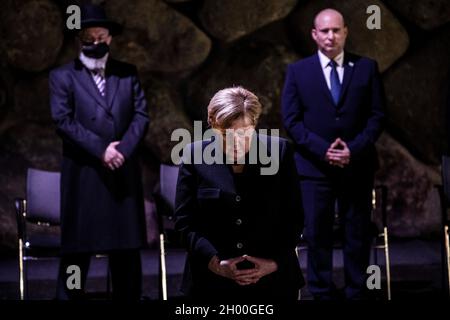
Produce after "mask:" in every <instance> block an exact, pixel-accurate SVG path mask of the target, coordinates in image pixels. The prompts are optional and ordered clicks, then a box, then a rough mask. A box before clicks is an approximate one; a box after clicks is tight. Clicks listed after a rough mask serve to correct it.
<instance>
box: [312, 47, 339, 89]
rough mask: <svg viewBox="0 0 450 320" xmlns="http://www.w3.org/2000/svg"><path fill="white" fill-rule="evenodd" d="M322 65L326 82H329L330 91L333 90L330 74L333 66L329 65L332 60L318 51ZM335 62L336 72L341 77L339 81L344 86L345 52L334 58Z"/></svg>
mask: <svg viewBox="0 0 450 320" xmlns="http://www.w3.org/2000/svg"><path fill="white" fill-rule="evenodd" d="M318 55H319V60H320V65H321V66H322V71H323V74H324V76H325V80H326V81H327V86H328V89H330V90H331V84H330V74H331V65H329V63H330V61H331V59H330V58H328V57H327V56H326V55H324V54H323V53H322V52H321V51H320V50H318ZM334 61H336V64H337V66H336V70H337V73H338V76H339V81H340V82H341V84H342V80H343V79H344V51H342V52H341V53H339V54H338V55H337V56H336V57H334Z"/></svg>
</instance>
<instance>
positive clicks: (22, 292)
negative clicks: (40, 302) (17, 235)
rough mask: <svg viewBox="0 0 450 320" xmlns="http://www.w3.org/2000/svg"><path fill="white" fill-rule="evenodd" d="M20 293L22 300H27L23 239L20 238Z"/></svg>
mask: <svg viewBox="0 0 450 320" xmlns="http://www.w3.org/2000/svg"><path fill="white" fill-rule="evenodd" d="M19 294H20V300H25V270H24V259H23V241H22V239H19Z"/></svg>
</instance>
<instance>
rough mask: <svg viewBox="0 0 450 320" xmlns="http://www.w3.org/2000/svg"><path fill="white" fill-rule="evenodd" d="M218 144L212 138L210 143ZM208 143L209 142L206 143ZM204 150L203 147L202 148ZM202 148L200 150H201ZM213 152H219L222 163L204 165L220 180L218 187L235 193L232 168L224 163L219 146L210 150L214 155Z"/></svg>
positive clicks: (213, 154)
mask: <svg viewBox="0 0 450 320" xmlns="http://www.w3.org/2000/svg"><path fill="white" fill-rule="evenodd" d="M211 143H213V144H218V143H219V142H218V141H217V139H215V138H214V137H213V138H212V140H211V142H210V144H211ZM208 145H209V144H208ZM203 150H204V149H203ZM203 150H202V152H203ZM215 152H220V153H221V155H220V156H222V159H223V161H222V163H213V164H210V165H206V164H205V166H207V169H208V170H211V174H212V175H213V176H214V177H217V179H218V181H220V188H221V189H222V190H223V191H225V192H228V193H232V194H233V193H236V188H235V186H234V179H233V173H232V169H231V167H230V166H229V165H227V164H226V162H225V161H226V159H225V155H224V154H223V149H222V147H221V146H219V145H216V146H214V149H213V150H212V156H213V157H215V155H216V154H215Z"/></svg>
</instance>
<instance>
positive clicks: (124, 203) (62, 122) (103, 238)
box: [50, 59, 148, 253]
mask: <svg viewBox="0 0 450 320" xmlns="http://www.w3.org/2000/svg"><path fill="white" fill-rule="evenodd" d="M105 72H106V96H105V97H102V96H101V95H100V93H99V91H98V89H97V87H96V85H95V83H94V81H93V79H92V77H91V75H90V73H89V71H88V70H87V69H86V68H85V67H84V66H83V65H82V64H81V62H80V61H79V60H78V59H76V60H74V61H73V62H71V63H68V64H66V65H64V66H61V67H59V68H57V69H55V70H53V71H52V72H51V73H50V105H51V112H52V117H53V119H54V122H55V124H56V127H57V133H58V134H59V135H60V137H61V138H62V140H63V162H62V172H61V220H62V221H61V222H62V251H63V252H64V253H71V252H98V251H107V250H114V249H127V248H138V247H140V246H142V245H144V244H145V238H146V237H145V220H144V210H143V197H142V185H141V175H140V170H139V163H138V159H137V157H136V150H137V147H138V145H139V142H140V141H141V139H142V138H143V136H144V134H145V131H146V128H147V125H148V116H147V104H146V101H145V97H144V93H143V91H142V89H141V86H140V84H139V81H138V79H137V71H136V68H135V67H134V66H132V65H129V64H126V63H123V62H119V61H116V60H113V59H109V61H108V63H107V66H106V70H105ZM117 140H120V144H119V145H118V146H117V149H118V150H119V151H120V152H121V153H122V154H123V155H124V156H125V158H126V161H125V164H124V165H123V166H122V167H121V168H120V169H118V170H116V171H111V170H109V169H106V168H105V167H104V166H103V165H102V161H101V159H102V155H103V153H104V151H105V150H106V148H107V146H108V145H109V143H110V142H112V141H117Z"/></svg>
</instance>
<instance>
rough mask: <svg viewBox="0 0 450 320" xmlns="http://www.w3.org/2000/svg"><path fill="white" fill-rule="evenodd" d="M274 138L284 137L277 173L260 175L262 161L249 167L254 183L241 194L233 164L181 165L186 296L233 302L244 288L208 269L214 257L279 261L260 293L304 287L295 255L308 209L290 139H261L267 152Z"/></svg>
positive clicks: (179, 222)
mask: <svg viewBox="0 0 450 320" xmlns="http://www.w3.org/2000/svg"><path fill="white" fill-rule="evenodd" d="M274 139H279V152H280V158H279V159H280V160H279V161H280V162H279V163H280V165H279V171H278V173H277V174H275V175H261V174H260V168H261V166H262V165H261V164H260V163H258V164H254V165H246V169H245V172H246V176H247V177H248V179H249V180H248V181H249V184H250V185H249V186H248V187H247V188H245V191H244V192H243V193H242V194H238V193H237V191H236V188H235V184H234V179H233V172H232V169H231V167H230V166H229V165H227V164H210V165H208V164H204V163H202V164H186V163H184V164H182V166H181V168H180V173H179V177H178V185H177V194H176V228H177V230H179V231H180V232H181V236H182V241H183V243H184V244H185V246H186V248H187V251H188V259H187V262H186V272H185V274H184V285H183V291H185V292H186V293H187V294H191V295H193V296H196V295H198V294H199V293H200V295H206V296H207V297H217V296H218V295H223V297H224V298H230V295H232V292H234V291H235V290H240V286H238V285H237V284H235V283H234V282H233V281H232V280H229V279H225V278H222V277H220V276H217V275H215V274H214V273H212V272H211V271H209V269H208V263H209V261H210V259H211V258H212V257H213V256H214V255H218V256H219V258H221V259H228V258H232V257H237V256H240V255H243V254H248V255H253V256H256V257H263V258H270V259H274V260H275V261H276V262H277V264H278V268H279V269H278V271H276V272H275V273H273V274H271V275H269V276H266V279H264V278H263V279H264V280H262V279H261V280H260V282H261V284H260V285H261V294H263V292H265V293H267V292H268V291H275V292H278V293H280V292H282V291H283V290H289V288H294V289H295V288H297V289H298V288H299V287H300V286H301V285H303V278H302V275H301V271H300V268H299V265H298V260H297V257H296V255H295V247H296V244H297V240H298V238H299V236H300V233H301V230H302V225H303V211H302V206H301V200H300V197H299V196H298V192H297V191H296V190H299V189H298V188H299V185H298V180H297V177H296V174H295V170H296V169H295V163H294V158H293V150H292V148H291V147H290V146H289V144H288V142H287V140H285V139H280V138H274V137H271V138H270V139H267V136H258V141H263V147H265V148H268V150H269V153H268V154H270V148H269V147H268V146H270V144H271V143H273V141H275V140H274ZM264 141H265V142H264ZM211 143H215V142H213V141H200V142H196V143H194V144H191V145H190V146H188V148H187V149H186V150H188V151H185V152H188V153H189V152H191V153H192V154H193V152H195V151H194V150H198V149H201V150H204V149H205V147H206V146H208V145H210V144H211ZM253 146H254V145H252V148H253ZM242 209H243V210H242ZM238 219H240V220H241V221H238ZM239 243H241V244H242V248H241V249H240V248H238V244H239Z"/></svg>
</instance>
